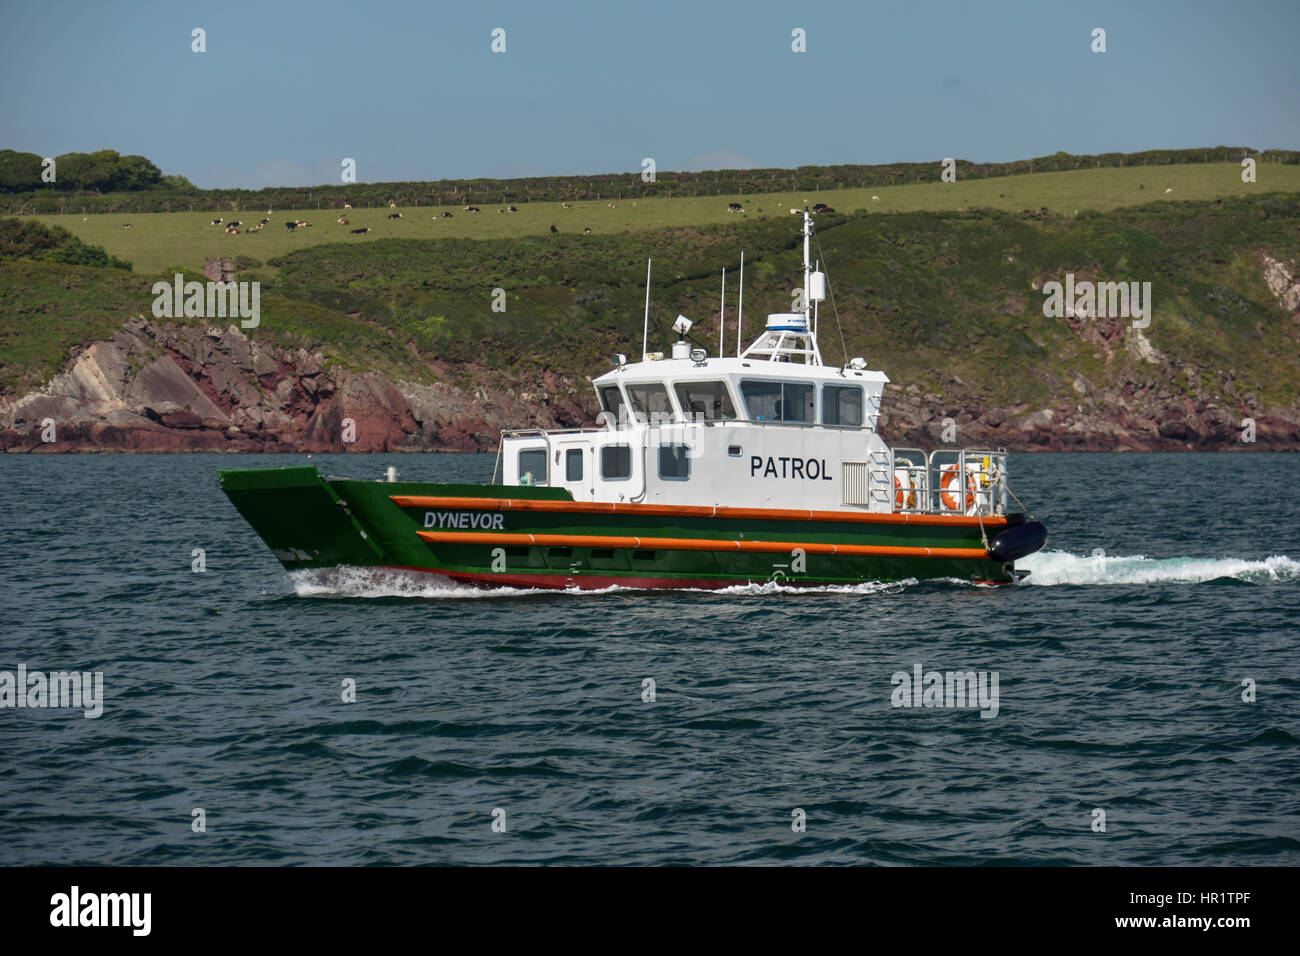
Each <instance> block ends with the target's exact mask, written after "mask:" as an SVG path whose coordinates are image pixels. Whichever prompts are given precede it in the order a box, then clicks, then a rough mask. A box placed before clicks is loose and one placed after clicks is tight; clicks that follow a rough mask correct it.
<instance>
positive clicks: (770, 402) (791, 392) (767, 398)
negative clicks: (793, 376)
mask: <svg viewBox="0 0 1300 956" xmlns="http://www.w3.org/2000/svg"><path fill="white" fill-rule="evenodd" d="M740 391H741V394H742V395H744V396H745V410H746V411H748V412H749V417H750V418H751V419H753V420H754V421H756V422H802V423H804V424H810V423H811V422H812V420H813V387H812V385H810V384H808V383H806V382H741V383H740Z"/></svg>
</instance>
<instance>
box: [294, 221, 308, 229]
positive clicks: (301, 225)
mask: <svg viewBox="0 0 1300 956" xmlns="http://www.w3.org/2000/svg"><path fill="white" fill-rule="evenodd" d="M295 225H296V226H297V227H298V228H299V229H305V228H306V227H307V226H310V225H311V223H309V222H308V221H307V220H306V219H299V220H298V221H297V222H296V223H295Z"/></svg>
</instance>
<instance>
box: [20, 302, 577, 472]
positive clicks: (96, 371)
mask: <svg viewBox="0 0 1300 956" xmlns="http://www.w3.org/2000/svg"><path fill="white" fill-rule="evenodd" d="M583 384H584V385H585V384H586V383H585V382H584V383H583ZM594 411H595V408H594V399H588V398H587V397H586V395H585V394H584V395H581V396H580V395H579V393H578V390H577V389H574V388H572V387H571V386H570V385H569V383H568V382H567V381H565V380H563V379H562V378H560V377H558V376H553V375H547V374H543V375H540V376H539V377H538V380H537V382H536V383H534V387H533V388H532V389H531V390H523V391H520V390H515V389H512V388H493V387H490V386H488V385H486V384H484V385H479V386H477V387H475V388H474V389H473V390H472V391H465V390H463V389H460V388H457V387H456V386H454V385H451V384H447V383H445V382H440V383H438V384H434V385H419V384H414V383H408V382H399V383H394V382H391V381H389V380H388V379H387V378H386V377H385V376H384V375H383V374H381V373H378V372H350V371H347V370H345V369H341V368H338V367H332V368H327V367H326V362H325V360H324V358H323V357H322V354H321V353H320V352H319V351H309V350H306V349H301V348H299V349H280V348H275V347H269V346H265V345H262V344H260V343H258V342H256V341H252V340H250V338H249V337H248V336H247V335H245V334H244V332H243V331H241V330H240V328H239V327H238V326H236V325H231V326H228V327H227V328H224V329H222V328H209V329H206V330H204V329H200V328H196V327H191V326H178V325H168V324H156V323H153V322H149V321H145V320H142V319H133V320H131V321H129V322H127V323H126V325H125V326H124V328H123V329H122V331H121V332H119V333H118V334H117V335H115V336H114V337H113V338H112V339H111V340H109V341H101V342H95V343H94V344H92V345H90V346H89V347H87V348H85V349H84V350H81V351H80V352H79V353H77V354H75V355H74V356H73V357H72V359H71V361H70V362H69V365H68V368H67V369H66V370H65V371H64V372H62V373H60V374H58V375H56V376H55V377H54V378H53V379H52V380H51V381H50V382H49V383H48V384H47V385H46V386H45V387H44V388H42V389H40V390H38V391H34V392H31V393H29V394H27V395H24V396H22V397H21V398H18V399H17V400H15V401H12V402H8V403H0V449H3V450H5V451H40V452H85V451H230V452H258V451H273V452H289V451H310V452H323V451H362V452H373V451H431V450H439V451H490V450H492V449H495V448H496V445H497V438H498V435H499V433H500V430H501V429H502V428H505V427H541V428H556V427H564V426H567V425H572V424H576V423H578V422H582V421H587V420H589V419H590V417H591V415H593V414H594ZM51 437H52V438H53V440H49V439H50V438H51Z"/></svg>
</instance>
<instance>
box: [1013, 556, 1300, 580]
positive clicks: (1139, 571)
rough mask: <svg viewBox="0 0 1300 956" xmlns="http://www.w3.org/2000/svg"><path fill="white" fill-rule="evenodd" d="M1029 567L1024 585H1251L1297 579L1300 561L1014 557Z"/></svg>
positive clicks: (1284, 558) (1018, 564)
mask: <svg viewBox="0 0 1300 956" xmlns="http://www.w3.org/2000/svg"><path fill="white" fill-rule="evenodd" d="M1016 568H1017V569H1021V570H1025V571H1029V572H1030V575H1029V577H1027V578H1026V579H1025V581H1024V583H1025V584H1038V585H1044V584H1049V585H1050V584H1199V583H1201V582H1202V581H1213V580H1216V579H1218V578H1236V579H1237V580H1239V581H1249V582H1250V583H1251V584H1273V583H1280V582H1285V581H1300V561H1296V560H1295V559H1293V558H1288V557H1287V556H1286V555H1281V554H1275V555H1273V556H1272V557H1270V558H1265V559H1263V560H1262V561H1261V560H1247V559H1245V558H1148V557H1144V556H1143V555H1140V554H1133V555H1119V554H1107V555H1104V556H1103V555H1098V556H1096V557H1094V556H1092V555H1087V556H1084V555H1077V554H1070V553H1069V552H1068V551H1040V552H1038V553H1037V554H1031V555H1030V556H1029V557H1027V558H1020V559H1018V560H1017V561H1016Z"/></svg>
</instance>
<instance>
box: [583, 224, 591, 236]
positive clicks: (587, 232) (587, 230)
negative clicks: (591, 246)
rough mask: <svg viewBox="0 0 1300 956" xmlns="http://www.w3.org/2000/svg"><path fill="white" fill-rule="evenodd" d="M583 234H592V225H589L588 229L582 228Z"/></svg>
mask: <svg viewBox="0 0 1300 956" xmlns="http://www.w3.org/2000/svg"><path fill="white" fill-rule="evenodd" d="M582 234H583V235H584V236H590V235H591V226H588V227H587V228H586V229H584V230H582Z"/></svg>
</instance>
